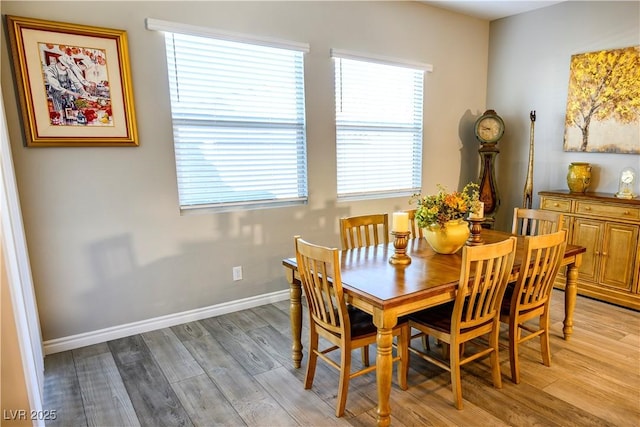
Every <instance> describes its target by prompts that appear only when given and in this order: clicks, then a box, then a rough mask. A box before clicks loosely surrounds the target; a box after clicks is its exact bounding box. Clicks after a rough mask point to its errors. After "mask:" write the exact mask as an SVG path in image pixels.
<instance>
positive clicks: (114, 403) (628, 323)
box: [45, 290, 640, 427]
mask: <svg viewBox="0 0 640 427" xmlns="http://www.w3.org/2000/svg"><path fill="white" fill-rule="evenodd" d="M553 292H554V295H553V304H552V310H553V316H552V323H553V324H552V330H553V335H552V337H551V350H552V361H551V367H545V366H544V365H542V363H541V359H540V353H539V341H538V340H533V341H529V342H528V343H526V344H524V345H522V346H521V348H522V351H521V366H522V371H521V377H522V382H521V383H520V384H518V385H515V384H513V383H512V382H511V379H510V374H509V372H510V371H509V361H508V352H507V349H506V348H504V349H503V350H502V351H501V362H502V376H503V388H502V389H501V390H497V389H494V388H493V386H492V383H491V375H490V369H489V360H488V359H484V360H480V361H478V362H475V363H471V364H469V365H466V366H465V367H463V371H462V393H463V397H464V409H463V410H461V411H458V410H456V409H455V408H454V407H453V403H452V396H451V384H450V377H449V373H448V372H445V371H443V370H442V369H440V368H437V367H434V366H432V365H429V364H427V363H426V362H424V361H423V360H422V359H419V358H417V357H416V356H412V358H411V369H410V371H409V389H408V390H406V391H402V390H400V389H399V388H398V386H397V383H396V379H395V375H394V380H393V387H392V391H391V408H392V425H394V426H483V427H484V426H507V425H508V426H527V427H529V426H598V427H603V426H629V427H632V426H633V427H637V426H639V425H640V313H638V312H635V311H631V310H628V309H624V308H620V307H616V306H613V305H609V304H606V303H603V302H599V301H594V300H591V299H587V298H584V297H578V302H577V306H576V310H575V329H574V334H573V336H572V337H571V339H570V341H564V340H563V339H562V338H561V336H562V319H563V317H564V311H563V310H564V308H563V307H564V305H563V303H562V300H563V298H564V294H563V293H562V292H561V291H558V290H554V291H553ZM288 310H289V302H288V301H283V302H280V303H276V304H268V305H264V306H261V307H257V308H253V309H249V310H244V311H240V312H236V313H232V314H227V315H223V316H219V317H214V318H209V319H206V320H201V321H197V322H191V323H187V324H184V325H180V326H175V327H172V328H167V329H162V330H158V331H154V332H149V333H144V334H140V335H134V336H131V337H127V338H122V339H117V340H113V341H109V342H106V343H101V344H96V345H92V346H89V347H84V348H80V349H77V350H72V351H66V352H62V353H57V354H52V355H49V356H47V357H46V358H45V367H46V372H45V409H48V410H55V413H56V416H57V419H56V420H55V421H49V422H48V423H47V425H60V426H86V425H90V426H122V427H124V426H137V425H142V426H183V425H184V426H190V425H199V426H243V425H247V426H298V425H301V426H332V425H345V426H347V425H351V426H374V425H375V415H376V414H375V410H376V399H377V397H376V379H375V373H370V374H367V375H364V376H361V377H358V378H355V379H353V380H352V382H351V386H350V389H349V397H348V400H347V411H346V413H345V416H344V417H342V418H335V417H334V408H335V398H336V393H337V389H338V376H337V372H336V371H335V370H334V369H332V368H330V367H329V366H327V365H326V363H324V362H322V361H318V369H317V371H316V378H315V382H314V384H313V388H312V389H311V390H304V389H303V386H302V382H303V378H304V373H305V368H306V360H307V353H306V351H305V352H304V359H303V362H302V367H301V368H300V369H295V368H293V365H292V362H291V337H290V326H289V311H288ZM306 315H307V313H306V311H305V312H304V316H305V317H304V318H303V324H304V325H305V329H303V345H304V344H305V343H306V339H307V336H306V334H307V332H308V331H307V330H306V325H307V322H308V319H307V318H306ZM503 326H504V325H503ZM504 332H506V331H504ZM505 338H506V336H504V334H503V340H502V341H504V339H505ZM505 344H506V342H505ZM416 345H419V342H417V341H416ZM432 349H433V350H434V351H439V349H438V348H437V347H436V346H435V345H432ZM371 351H372V355H375V348H372V349H371ZM372 360H375V357H374V358H373V359H372ZM353 361H354V363H355V364H359V363H360V356H359V353H358V352H356V353H354V355H353Z"/></svg>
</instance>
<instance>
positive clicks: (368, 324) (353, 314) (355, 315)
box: [347, 306, 378, 338]
mask: <svg viewBox="0 0 640 427" xmlns="http://www.w3.org/2000/svg"><path fill="white" fill-rule="evenodd" d="M347 311H348V313H349V320H350V321H351V338H358V337H362V336H365V335H370V334H375V333H376V332H377V331H378V328H376V325H374V324H373V316H371V315H370V314H369V313H365V312H364V311H362V310H360V309H359V308H356V307H353V306H348V309H347Z"/></svg>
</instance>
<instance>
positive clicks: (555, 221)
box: [511, 208, 564, 236]
mask: <svg viewBox="0 0 640 427" xmlns="http://www.w3.org/2000/svg"><path fill="white" fill-rule="evenodd" d="M563 221H564V216H563V215H562V214H561V213H559V212H553V211H545V210H541V209H523V208H514V209H513V223H512V225H511V232H512V233H513V234H519V235H521V236H537V235H540V234H549V233H555V232H556V231H558V230H560V229H561V228H562V222H563Z"/></svg>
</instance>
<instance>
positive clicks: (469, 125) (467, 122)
mask: <svg viewBox="0 0 640 427" xmlns="http://www.w3.org/2000/svg"><path fill="white" fill-rule="evenodd" d="M481 115H482V114H477V115H473V113H471V111H470V110H467V111H465V113H464V115H463V116H462V117H461V118H460V122H458V136H459V138H460V141H461V142H462V148H461V149H460V161H461V163H462V164H461V165H460V181H459V184H458V186H459V188H458V190H462V188H463V187H464V186H465V185H466V184H467V183H469V182H471V181H473V182H477V183H479V182H480V155H479V154H478V149H479V148H480V143H479V142H478V140H477V139H476V136H475V133H474V131H473V126H474V124H475V122H476V119H477V118H478V117H480V116H481Z"/></svg>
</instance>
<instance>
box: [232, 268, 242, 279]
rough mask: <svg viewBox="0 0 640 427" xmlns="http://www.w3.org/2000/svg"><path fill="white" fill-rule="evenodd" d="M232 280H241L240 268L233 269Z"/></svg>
mask: <svg viewBox="0 0 640 427" xmlns="http://www.w3.org/2000/svg"><path fill="white" fill-rule="evenodd" d="M233 280H234V281H236V280H242V266H240V265H239V266H237V267H233Z"/></svg>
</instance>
